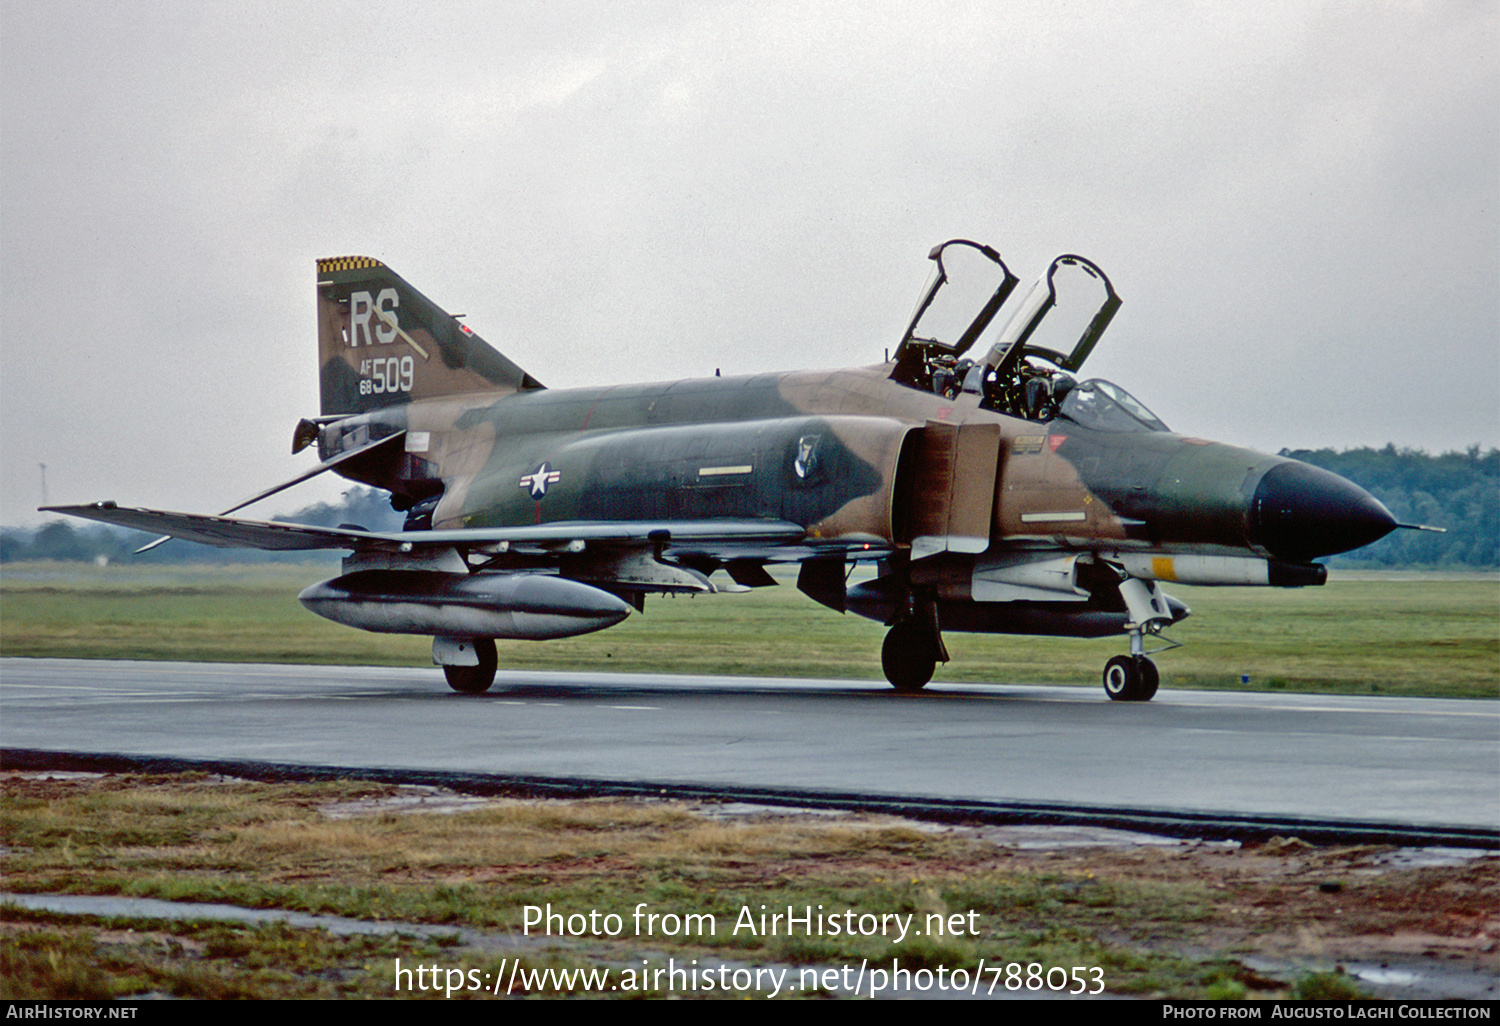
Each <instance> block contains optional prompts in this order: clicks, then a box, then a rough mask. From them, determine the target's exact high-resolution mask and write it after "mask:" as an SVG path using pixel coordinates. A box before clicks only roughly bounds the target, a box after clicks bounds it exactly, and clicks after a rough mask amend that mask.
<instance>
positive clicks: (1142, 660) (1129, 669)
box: [1104, 577, 1179, 702]
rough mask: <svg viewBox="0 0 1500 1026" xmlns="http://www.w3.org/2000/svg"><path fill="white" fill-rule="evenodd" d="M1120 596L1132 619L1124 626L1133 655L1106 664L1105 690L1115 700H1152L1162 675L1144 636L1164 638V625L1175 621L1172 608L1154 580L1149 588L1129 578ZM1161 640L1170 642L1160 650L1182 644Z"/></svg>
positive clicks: (1122, 584)
mask: <svg viewBox="0 0 1500 1026" xmlns="http://www.w3.org/2000/svg"><path fill="white" fill-rule="evenodd" d="M1120 597H1121V598H1122V599H1124V600H1125V608H1127V609H1128V610H1130V621H1131V622H1130V623H1127V624H1126V625H1125V629H1126V630H1127V631H1129V632H1130V654H1129V655H1128V656H1115V657H1114V658H1113V659H1111V660H1110V661H1109V662H1107V663H1105V664H1104V693H1105V694H1106V695H1108V696H1109V697H1110V700H1111V701H1113V702H1149V701H1151V698H1152V696H1154V695H1155V694H1156V689H1157V686H1158V685H1160V684H1161V674H1160V673H1159V672H1158V671H1157V669H1156V664H1155V663H1153V662H1152V661H1151V660H1150V659H1149V658H1147V656H1146V637H1145V636H1146V634H1147V633H1150V634H1155V635H1157V636H1158V637H1161V634H1160V631H1161V629H1162V627H1163V626H1165V625H1166V624H1169V623H1171V622H1172V608H1171V606H1170V605H1168V603H1167V598H1166V596H1165V595H1163V594H1162V591H1161V588H1160V587H1159V586H1158V585H1157V584H1156V583H1155V582H1154V581H1153V582H1152V583H1151V585H1150V586H1149V587H1148V586H1147V585H1146V583H1145V582H1143V581H1139V580H1136V579H1135V578H1133V577H1127V578H1125V579H1124V580H1122V581H1120ZM1162 640H1163V641H1165V642H1167V644H1166V646H1165V647H1163V648H1159V649H1157V651H1158V652H1165V651H1166V650H1167V649H1170V648H1177V647H1179V643H1178V642H1175V641H1172V640H1171V639H1169V638H1162Z"/></svg>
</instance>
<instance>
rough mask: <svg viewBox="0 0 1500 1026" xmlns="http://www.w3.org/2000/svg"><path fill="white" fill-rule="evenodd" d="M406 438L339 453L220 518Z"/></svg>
mask: <svg viewBox="0 0 1500 1026" xmlns="http://www.w3.org/2000/svg"><path fill="white" fill-rule="evenodd" d="M405 437H406V430H405V429H404V428H403V429H402V430H400V431H397V432H396V433H395V434H394V435H387V436H386V437H385V438H381V439H378V440H377V441H374V442H370V443H369V444H368V445H362V446H359V447H358V448H355V449H347V450H345V451H344V452H341V453H339V454H338V455H337V456H335V457H334V458H333V459H331V460H329V461H328V462H326V463H319V464H318V465H317V466H316V467H309V468H308V469H307V470H304V471H303V472H302V473H300V474H298V475H297V476H296V477H294V478H292V479H291V480H290V481H283V482H281V484H279V485H273V486H271V487H270V488H267V489H266V490H265V491H263V492H256V493H255V494H254V495H252V496H250V498H248V499H245V500H244V501H242V502H237V503H235V504H234V505H233V506H230V507H229V508H228V509H226V510H224V511H222V512H221V513H220V514H219V516H221V517H225V516H228V515H229V514H231V513H233V512H234V511H235V510H237V509H244V508H245V507H246V506H249V505H251V504H252V503H256V502H259V501H260V500H261V499H267V498H270V497H271V496H273V495H275V494H276V493H277V492H281V491H285V490H286V489H288V488H290V487H292V485H299V484H301V483H302V482H303V481H306V480H309V479H310V478H314V477H317V476H318V475H319V474H321V473H323V472H324V471H325V470H332V469H333V468H334V467H337V466H339V465H340V464H342V463H347V462H349V461H350V460H352V459H354V458H355V457H357V456H367V455H369V454H370V453H371V452H373V451H374V450H376V449H379V448H380V447H381V446H392V445H395V444H396V441H397V440H398V439H401V438H405ZM143 512H144V511H143ZM171 540H172V535H170V534H164V535H162V536H161V537H160V538H157V539H156V540H155V541H151V542H147V543H146V544H145V545H142V546H141V547H140V548H138V549H136V550H135V554H136V555H137V556H139V555H140V554H141V553H143V552H150V551H151V550H152V549H154V548H156V547H157V546H158V545H160V544H162V543H163V542H168V541H171ZM209 544H214V543H212V542H210V543H209Z"/></svg>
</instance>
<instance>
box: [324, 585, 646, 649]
mask: <svg viewBox="0 0 1500 1026" xmlns="http://www.w3.org/2000/svg"><path fill="white" fill-rule="evenodd" d="M297 598H298V600H299V601H300V602H301V603H302V604H303V605H304V606H306V607H307V608H308V609H309V610H311V611H312V612H314V613H317V614H318V615H319V616H321V617H324V618H326V619H329V620H333V621H334V622H335V623H341V624H345V625H346V626H349V627H358V628H360V629H361V630H366V631H377V632H380V633H384V634H430V635H434V636H445V637H457V638H505V639H524V640H528V641H543V640H548V639H551V638H571V637H573V636H575V635H578V634H588V633H590V632H592V631H599V630H603V629H604V628H606V627H613V626H614V625H615V624H617V623H619V622H620V621H621V620H623V619H625V617H627V616H629V615H630V610H631V606H630V604H629V603H627V602H625V601H624V600H622V599H620V598H618V597H617V596H615V595H611V594H610V593H609V592H607V591H604V590H603V589H600V588H595V587H593V586H592V585H588V584H582V583H580V582H578V581H573V580H568V579H567V578H565V577H556V576H552V575H549V574H450V573H440V572H436V571H431V570H359V571H356V572H354V573H352V574H345V575H344V576H342V577H335V578H333V579H332V580H327V581H322V582H320V583H318V584H314V585H313V586H312V587H310V588H307V589H306V590H304V591H303V592H302V594H300V595H298V596H297Z"/></svg>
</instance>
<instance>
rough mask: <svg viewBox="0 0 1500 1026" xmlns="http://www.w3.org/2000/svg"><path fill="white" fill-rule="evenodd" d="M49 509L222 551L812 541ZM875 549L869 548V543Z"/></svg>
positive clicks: (731, 527)
mask: <svg viewBox="0 0 1500 1026" xmlns="http://www.w3.org/2000/svg"><path fill="white" fill-rule="evenodd" d="M42 512H46V513H63V514H66V515H68V516H75V517H83V518H85V519H88V520H97V521H100V522H102V523H106V524H113V525H114V526H116V527H128V528H131V529H133V530H137V531H149V532H153V533H157V534H167V535H171V536H172V537H174V538H181V539H183V540H185V541H193V542H200V543H202V544H204V545H217V546H220V547H222V548H251V549H272V550H276V551H294V550H303V549H305V550H312V549H386V550H390V549H396V548H399V547H401V546H407V545H411V546H428V545H431V546H452V547H458V548H464V547H481V546H499V545H502V544H513V545H562V544H566V543H568V542H575V541H577V542H596V543H614V544H625V545H630V544H638V545H651V544H654V543H657V542H663V543H683V542H687V543H690V544H692V545H693V546H694V547H700V546H701V547H702V548H704V549H705V550H712V549H715V548H718V547H720V546H729V547H743V546H746V545H753V546H772V547H776V546H783V545H791V544H798V543H802V542H804V540H805V538H806V531H804V530H803V528H801V527H799V526H798V525H796V524H793V523H790V522H788V521H784V520H743V519H724V520H659V521H650V520H646V521H639V520H622V521H609V520H603V521H601V520H590V521H563V522H557V523H550V524H537V525H535V526H528V527H471V528H458V529H454V530H446V531H360V530H353V529H351V528H345V527H314V526H312V525H309V524H289V523H278V522H272V521H263V520H242V519H239V518H237V517H223V516H217V517H216V516H207V515H205V514H201V513H173V512H168V511H164V510H154V509H131V508H127V507H122V506H117V505H115V504H114V503H113V502H96V503H93V504H91V505H86V506H44V507H42ZM867 547H868V546H867Z"/></svg>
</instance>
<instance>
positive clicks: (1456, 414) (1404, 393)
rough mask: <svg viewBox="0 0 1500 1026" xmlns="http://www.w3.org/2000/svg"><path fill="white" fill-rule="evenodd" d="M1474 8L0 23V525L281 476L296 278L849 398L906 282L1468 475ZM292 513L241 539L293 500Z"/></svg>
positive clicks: (271, 16) (1282, 415) (347, 10)
mask: <svg viewBox="0 0 1500 1026" xmlns="http://www.w3.org/2000/svg"><path fill="white" fill-rule="evenodd" d="M1497 26H1500V6H1497V5H1496V4H1495V3H1494V2H1493V0H1475V2H1453V3H1440V2H1434V3H1422V2H1416V0H1407V2H1393V3H1389V4H1381V3H1375V2H1358V3H1354V2H1342V3H1317V2H1312V0H1291V2H1280V0H1246V2H1241V3H1229V2H1223V0H1218V2H1212V3H1204V4H1190V3H1181V2H1172V3H1103V2H1096V3H1066V2H1063V0H1045V2H1014V0H1011V2H1006V3H993V2H983V3H972V4H970V3H934V2H920V3H910V4H882V3H858V4H852V3H837V4H821V5H820V4H809V3H806V2H800V3H795V4H792V3H787V4H780V3H770V2H745V3H705V2H701V0H693V2H684V3H624V2H621V3H604V2H592V3H584V2H554V3H540V2H526V3H494V2H482V3H473V4H465V3H441V2H421V3H413V2H410V0H403V2H401V3H379V2H369V0H365V2H358V3H330V2H318V3H305V2H300V0H299V2H296V3H290V2H266V3H255V2H244V0H240V2H235V3H212V2H209V3H205V2H202V0H194V2H172V0H152V2H151V3H149V4H148V3H136V2H128V3H102V2H98V0H89V2H87V3H69V2H64V0H44V2H37V0H0V75H3V79H0V84H3V97H0V101H3V109H0V161H3V164H0V262H3V266H0V288H3V300H4V302H3V306H0V347H3V351H0V358H3V363H0V374H3V377H0V457H3V466H0V474H3V478H0V500H3V508H0V523H3V524H6V525H20V524H30V523H35V522H37V520H38V518H37V516H36V515H35V514H34V513H32V512H31V511H32V509H33V508H34V507H35V506H37V505H38V504H39V503H40V501H41V498H42V496H41V480H40V478H41V475H40V470H39V467H38V464H42V463H45V464H46V467H47V471H46V475H47V477H46V479H47V490H48V498H49V499H50V500H51V501H53V502H84V501H93V500H96V499H104V498H110V499H115V500H117V501H119V502H120V503H121V504H129V505H144V506H153V507H158V508H167V509H179V510H190V511H198V512H205V511H206V512H216V511H217V510H218V509H221V508H223V507H225V506H228V505H229V504H231V503H232V502H234V501H235V500H238V499H240V498H243V497H245V496H247V495H249V494H251V493H253V492H255V491H258V490H259V489H261V488H262V487H265V486H268V485H270V484H272V483H275V482H276V481H279V480H284V479H286V478H288V477H290V476H292V475H293V474H294V473H296V472H297V471H298V470H300V469H301V468H303V467H304V466H305V465H307V464H308V463H309V461H310V460H313V459H315V458H316V457H315V456H314V455H313V454H312V453H310V452H304V453H302V454H301V455H299V456H296V457H293V456H292V455H291V454H290V440H291V435H292V428H293V426H294V425H295V423H296V422H297V419H298V418H299V417H303V416H310V415H315V414H316V413H317V412H318V411H317V398H318V397H317V361H316V326H315V323H314V291H313V288H314V280H315V272H314V260H315V259H316V258H318V257H325V256H337V255H345V254H359V255H366V256H373V257H376V258H379V259H381V260H383V261H385V262H386V263H388V264H390V265H391V266H392V267H393V268H394V269H395V270H396V271H397V272H398V273H399V274H401V275H402V276H403V277H405V278H407V279H408V280H409V281H410V282H412V284H413V285H415V286H416V287H417V288H419V289H421V290H422V291H423V292H425V293H426V294H427V295H428V296H429V297H430V298H431V299H433V300H434V301H435V302H437V303H438V304H440V305H442V306H444V307H446V308H447V309H449V310H450V311H452V312H455V313H464V314H467V315H468V316H467V323H468V324H469V325H470V326H471V327H472V328H474V330H476V331H477V332H479V333H480V334H481V335H484V336H485V337H486V338H487V339H488V340H489V341H490V342H491V343H492V344H494V345H495V346H496V347H497V348H499V349H501V350H502V351H503V352H505V353H506V355H508V356H510V357H511V358H512V359H514V360H515V361H516V362H517V363H519V364H520V365H521V366H522V367H524V368H526V369H527V370H529V371H530V372H531V373H532V374H533V375H535V376H536V377H537V378H539V379H540V380H541V381H542V382H544V383H545V384H547V385H548V386H550V387H554V388H560V387H569V386H574V385H595V384H606V383H613V382H622V381H631V380H637V381H638V380H652V379H670V378H677V377H687V376H697V375H711V374H712V373H713V372H714V369H715V368H722V369H723V372H724V373H725V374H737V373H751V372H759V371H772V370H793V369H799V368H817V367H829V368H832V367H840V366H850V365H859V364H868V363H873V362H877V361H879V360H880V359H881V358H882V355H883V353H884V351H885V350H886V349H887V348H889V347H892V346H894V344H895V343H896V342H897V341H899V339H900V335H901V332H902V330H903V329H904V328H905V326H906V321H907V319H908V317H909V315H910V312H911V310H912V307H913V304H914V302H915V300H916V298H917V295H918V293H919V291H920V290H921V287H922V285H923V283H924V282H925V280H926V277H927V273H928V268H929V264H928V261H927V259H926V254H927V251H928V249H929V248H930V247H931V246H932V245H933V244H935V243H937V242H940V241H942V240H944V239H947V238H951V237H954V236H963V237H968V238H974V239H979V240H981V241H985V242H989V243H991V244H992V245H994V246H995V247H997V248H998V249H999V250H1000V251H1001V253H1002V254H1003V255H1004V256H1005V259H1006V261H1007V263H1008V264H1009V265H1010V266H1011V267H1012V268H1013V269H1015V270H1016V271H1017V273H1019V274H1020V275H1021V277H1022V278H1023V279H1024V280H1026V281H1027V282H1029V281H1030V280H1031V279H1033V278H1034V277H1035V276H1036V275H1037V274H1039V273H1040V272H1041V271H1042V270H1044V269H1045V267H1046V265H1047V262H1048V261H1049V260H1050V259H1051V258H1052V257H1053V256H1055V255H1057V254H1058V253H1063V252H1075V253H1081V254H1083V255H1085V256H1088V257H1090V258H1091V259H1093V260H1094V261H1095V262H1097V263H1098V264H1099V265H1100V266H1102V267H1103V268H1104V269H1105V270H1106V271H1107V272H1108V273H1109V275H1110V277H1111V278H1112V279H1113V281H1114V283H1115V286H1116V288H1117V289H1118V290H1119V293H1120V295H1121V296H1122V297H1123V299H1124V301H1125V303H1124V306H1123V308H1122V309H1121V311H1120V314H1119V315H1118V316H1117V317H1116V319H1115V322H1114V324H1113V326H1112V327H1111V329H1110V331H1109V333H1108V334H1107V335H1106V336H1105V338H1104V341H1103V342H1102V343H1101V344H1100V346H1099V348H1098V349H1097V350H1096V351H1095V354H1094V356H1093V358H1092V359H1091V361H1090V363H1089V365H1088V367H1087V368H1086V370H1087V372H1088V373H1089V375H1096V376H1101V377H1107V378H1110V379H1112V380H1115V381H1117V382H1119V383H1120V384H1122V385H1124V386H1125V387H1127V388H1129V389H1130V390H1131V391H1133V392H1134V393H1135V394H1136V395H1137V396H1138V397H1139V398H1140V399H1141V400H1142V401H1144V402H1145V403H1146V404H1147V405H1148V406H1150V407H1152V408H1153V409H1154V410H1155V411H1156V412H1157V413H1158V414H1159V415H1160V416H1161V417H1162V419H1163V420H1165V421H1166V422H1167V423H1168V424H1169V425H1171V427H1172V428H1173V429H1174V430H1177V431H1180V432H1184V433H1189V434H1194V435H1200V436H1204V437H1209V438H1217V439H1220V440H1223V441H1227V442H1234V443H1237V444H1241V445H1248V446H1251V447H1254V448H1257V449H1262V450H1265V451H1270V452H1275V451H1276V450H1278V449H1280V448H1283V447H1291V448H1303V447H1323V446H1332V447H1338V448H1343V447H1350V446H1360V445H1373V446H1380V445H1384V444H1385V443H1387V442H1394V443H1396V444H1397V445H1398V446H1414V447H1421V448H1426V449H1428V450H1432V451H1444V450H1448V449H1456V448H1464V447H1467V446H1469V445H1472V444H1475V443H1478V444H1481V445H1483V446H1486V447H1488V446H1491V445H1497V444H1500V413H1497V410H1500V227H1497V225H1500V222H1497V204H1500V133H1497V126H1500V71H1497V59H1500V33H1497ZM340 487H341V486H340V485H339V483H338V482H336V481H328V482H314V483H312V484H308V485H303V486H301V487H299V488H298V489H294V490H293V491H291V492H287V493H284V494H283V495H282V496H278V497H277V498H276V499H273V500H269V501H268V502H265V503H262V504H260V505H259V506H256V507H253V508H252V509H251V510H249V511H247V515H263V516H268V515H270V514H272V513H276V512H281V511H284V510H288V509H293V508H296V507H298V506H302V505H305V504H307V503H309V502H312V501H316V500H318V499H322V498H326V497H328V496H330V495H336V494H337V492H338V490H339V488H340Z"/></svg>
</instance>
